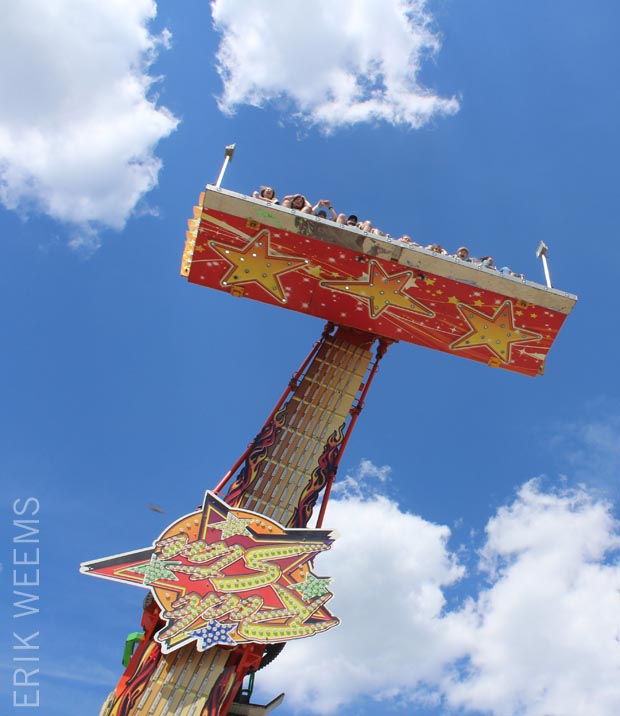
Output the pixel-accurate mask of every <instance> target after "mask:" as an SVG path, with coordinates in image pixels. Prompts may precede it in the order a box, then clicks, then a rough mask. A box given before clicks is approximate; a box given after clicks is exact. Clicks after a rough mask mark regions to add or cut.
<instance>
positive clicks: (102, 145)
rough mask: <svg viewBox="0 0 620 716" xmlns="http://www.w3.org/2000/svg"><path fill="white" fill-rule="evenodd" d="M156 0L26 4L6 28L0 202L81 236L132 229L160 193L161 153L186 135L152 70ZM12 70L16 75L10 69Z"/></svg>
mask: <svg viewBox="0 0 620 716" xmlns="http://www.w3.org/2000/svg"><path fill="white" fill-rule="evenodd" d="M155 14H156V7H155V3H154V2H153V0H132V2H130V3H127V2H124V0H80V2H76V1H75V0H55V1H54V2H44V1H43V0H20V2H15V3H5V7H4V8H3V15H2V23H0V66H1V67H3V68H4V69H3V70H2V71H0V95H1V96H2V102H1V103H0V201H1V202H2V204H4V206H5V207H7V208H9V209H14V210H24V211H25V210H28V209H29V208H35V209H37V210H39V211H43V212H44V213H46V214H48V215H49V216H51V217H53V218H55V219H58V220H60V221H66V222H70V223H72V224H74V225H75V226H76V227H80V229H81V230H78V231H77V233H76V237H77V238H76V239H75V242H76V245H84V244H88V245H92V244H93V243H96V235H95V234H93V227H96V226H98V225H99V226H108V227H112V228H115V229H120V228H122V227H123V225H124V224H125V222H126V221H127V218H128V217H129V216H130V214H131V213H132V211H133V210H134V208H135V206H136V204H137V203H138V201H139V200H140V198H141V197H142V196H143V195H144V194H145V193H146V192H148V191H149V190H150V189H152V188H153V187H154V186H155V185H156V183H157V175H158V172H159V170H160V168H161V161H160V160H159V159H158V158H157V157H156V156H155V154H154V149H155V146H156V145H157V143H158V142H159V141H160V140H161V139H162V138H163V137H166V136H168V135H169V134H170V133H171V132H172V131H173V130H174V129H175V127H176V125H177V120H176V118H175V117H174V116H173V115H172V114H171V113H170V112H169V111H168V110H167V109H166V108H164V107H158V106H157V103H156V99H155V97H154V95H153V93H152V85H153V82H154V81H155V78H153V77H152V76H150V75H149V74H148V71H149V66H150V64H151V63H152V61H153V60H154V58H155V56H156V54H157V51H158V49H159V48H161V47H164V46H165V45H166V43H167V41H168V34H167V33H166V32H164V33H163V34H161V35H159V36H155V35H152V34H150V32H149V30H148V23H149V21H150V20H152V19H153V17H154V16H155ZM9 68H10V69H9Z"/></svg>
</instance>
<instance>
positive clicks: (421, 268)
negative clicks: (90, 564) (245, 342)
mask: <svg viewBox="0 0 620 716" xmlns="http://www.w3.org/2000/svg"><path fill="white" fill-rule="evenodd" d="M194 214H195V216H194V219H193V220H190V231H189V232H188V237H187V243H186V250H185V254H184V262H183V266H182V270H181V272H182V273H183V274H184V275H186V276H187V277H188V279H189V281H190V282H192V283H197V284H201V285H203V286H208V287H210V288H215V289H218V290H221V291H226V292H228V293H231V294H232V295H234V296H238V297H245V298H251V299H254V300H258V301H262V302H264V303H269V304H272V305H277V306H281V307H284V308H289V309H291V310H294V311H299V312H302V313H307V314H310V315H314V316H317V317H319V318H323V319H326V320H328V321H332V322H333V323H335V324H338V325H344V326H349V327H352V328H357V329H360V330H363V331H368V332H370V333H374V334H376V335H380V336H385V337H387V338H390V339H393V340H398V341H406V342H410V343H415V344H417V345H421V346H425V347H427V348H433V349H435V350H441V351H444V352H446V353H451V354H453V355H456V356H460V357H463V358H469V359H471V360H476V361H479V362H482V363H485V364H487V365H490V366H493V367H498V368H505V369H508V370H513V371H516V372H518V373H524V374H526V375H532V376H533V375H537V374H539V373H542V372H543V369H544V364H545V360H546V358H547V354H548V352H549V349H550V348H551V345H552V344H553V341H554V340H555V338H556V336H557V334H558V331H559V330H560V328H561V326H562V324H563V322H564V320H565V319H566V316H567V315H568V314H569V313H570V311H571V310H572V308H573V306H574V305H575V302H576V300H577V299H576V297H575V296H573V295H571V294H567V293H564V292H561V291H557V290H555V289H548V288H546V287H544V286H541V285H539V284H535V283H533V282H530V281H523V280H521V279H517V278H513V277H509V276H504V275H503V274H500V273H499V272H497V271H491V270H489V269H484V268H479V267H476V266H474V265H472V264H468V263H464V262H462V261H459V260H458V259H454V258H451V257H445V256H440V255H438V254H434V253H432V252H430V251H427V250H425V249H421V248H416V247H411V246H409V245H406V244H402V243H400V242H395V241H391V240H386V239H383V238H381V237H379V236H375V235H372V234H368V233H365V232H363V231H360V230H358V229H356V228H351V227H345V226H342V225H340V224H336V223H334V222H332V221H328V220H324V219H320V218H316V217H313V216H310V215H308V214H301V213H299V212H296V211H293V210H290V209H284V208H282V207H277V206H276V207H273V206H270V205H266V204H265V203H264V202H261V201H258V200H255V199H251V198H249V197H245V196H243V195H240V194H234V193H233V192H228V191H224V190H221V189H215V188H213V187H208V188H207V190H206V192H205V193H204V196H203V199H202V202H201V206H197V207H195V210H194Z"/></svg>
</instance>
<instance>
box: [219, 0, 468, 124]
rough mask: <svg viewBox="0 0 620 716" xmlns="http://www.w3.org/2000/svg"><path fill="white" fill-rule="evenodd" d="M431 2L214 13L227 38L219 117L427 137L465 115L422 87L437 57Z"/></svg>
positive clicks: (282, 1)
mask: <svg viewBox="0 0 620 716" xmlns="http://www.w3.org/2000/svg"><path fill="white" fill-rule="evenodd" d="M426 6H427V2H426V0H346V1H340V2H337V3H334V2H332V1H331V0H308V1H307V2H304V3H290V2H287V0H272V2H269V3H267V4H265V3H262V4H255V3H247V2H242V0H214V1H213V2H212V3H211V8H212V12H213V19H214V23H215V28H216V29H217V30H219V31H220V32H221V34H222V40H221V44H220V48H219V51H218V55H217V58H218V63H219V64H218V69H219V72H220V75H221V77H222V81H223V83H224V91H223V93H222V96H221V98H220V108H221V109H222V110H223V111H225V112H233V111H234V110H235V108H236V107H238V106H239V105H241V104H250V105H254V106H257V107H260V106H263V105H265V104H267V103H276V104H279V105H280V106H282V107H283V108H284V109H285V110H286V111H290V112H292V113H293V114H295V115H296V116H298V117H299V118H301V119H302V120H304V121H306V122H308V123H310V124H315V125H319V126H320V127H322V128H323V129H324V130H326V131H331V130H333V129H335V128H337V127H341V126H347V125H353V124H357V123H359V122H372V121H383V122H387V123H389V124H394V125H405V126H409V127H414V128H415V127H421V126H422V125H424V124H426V123H427V122H429V121H430V120H431V118H433V117H435V116H439V115H449V114H453V113H455V112H457V111H458V108H459V103H458V101H457V99H456V98H454V97H451V98H442V97H440V96H438V95H437V94H436V93H435V92H433V91H432V90H430V89H427V88H425V87H423V86H422V85H421V83H420V81H419V79H418V77H419V73H420V70H421V68H422V65H423V62H424V60H425V59H428V58H430V57H432V56H433V55H435V54H436V53H437V52H438V51H439V49H440V38H439V35H438V34H437V33H436V32H435V31H434V30H433V22H432V17H431V15H430V13H429V12H428V11H427V10H426Z"/></svg>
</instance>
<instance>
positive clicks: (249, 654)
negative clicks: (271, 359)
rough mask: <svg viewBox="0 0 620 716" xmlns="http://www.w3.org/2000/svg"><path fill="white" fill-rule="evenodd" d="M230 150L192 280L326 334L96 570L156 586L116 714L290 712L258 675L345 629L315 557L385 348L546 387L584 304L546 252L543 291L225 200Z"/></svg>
mask: <svg viewBox="0 0 620 716" xmlns="http://www.w3.org/2000/svg"><path fill="white" fill-rule="evenodd" d="M231 156H232V149H231V148H230V147H228V148H227V151H226V159H225V162H224V166H223V167H222V171H221V172H220V177H219V179H218V181H217V183H216V185H214V186H207V188H206V190H205V191H204V192H203V193H202V194H201V195H200V199H199V202H198V205H197V206H195V207H194V216H193V218H192V219H190V220H189V231H188V232H187V240H186V243H185V251H184V254H183V260H182V266H181V274H182V275H183V276H185V277H186V278H187V279H188V280H189V281H190V282H192V283H196V284H200V285H203V286H208V287H210V288H214V289H217V290H220V291H224V292H226V293H230V294H231V295H232V296H236V297H243V298H250V299H254V300H257V301H263V302H264V303H269V304H272V305H274V306H280V307H282V308H288V309H292V310H294V311H299V312H303V313H307V314H310V315H313V316H318V317H320V318H322V319H324V320H326V321H327V325H326V326H325V328H324V330H323V333H322V335H321V337H320V339H319V340H318V342H317V343H316V345H315V346H314V347H313V348H312V350H311V351H310V354H309V355H308V357H307V358H306V359H305V361H304V362H303V363H302V365H301V367H300V368H299V370H298V371H297V372H296V373H295V375H294V376H293V377H292V379H291V380H290V382H289V384H288V386H287V387H286V390H285V391H284V393H283V395H282V396H281V397H280V399H279V400H278V402H277V403H276V405H275V407H274V409H273V411H272V412H271V415H269V417H268V418H267V420H266V422H265V424H264V425H263V426H262V428H261V429H260V431H259V433H258V435H257V436H256V438H255V439H254V440H253V442H252V443H251V444H250V446H249V447H248V449H247V450H246V452H245V453H244V454H243V455H242V456H241V457H240V458H239V460H237V462H236V463H235V464H234V465H233V467H232V468H231V469H230V470H229V471H228V473H227V474H226V475H225V476H224V477H223V479H222V480H221V481H220V483H219V484H218V485H217V486H216V487H215V488H214V489H213V491H208V492H207V493H206V495H205V497H204V500H203V503H202V506H201V507H200V508H199V509H197V510H195V511H193V512H191V513H189V514H187V515H185V516H183V517H181V518H180V519H178V520H177V521H175V522H174V523H172V524H171V525H170V526H169V527H167V528H166V529H165V530H164V531H163V532H162V534H161V535H160V536H159V537H158V538H157V539H156V540H155V541H154V542H153V544H152V545H151V546H149V547H146V548H144V549H139V550H137V551H133V552H127V553H125V554H120V555H116V556H113V557H108V558H105V559H99V560H95V561H91V562H86V563H84V564H83V565H82V571H83V572H85V573H88V574H93V575H95V576H99V577H104V578H106V579H112V580H117V581H121V582H125V583H127V582H128V583H131V584H136V585H138V586H141V587H145V588H146V589H148V590H149V592H148V594H147V596H146V598H145V600H144V612H143V616H142V628H143V631H142V632H137V633H135V634H132V635H130V636H129V638H128V641H127V645H126V649H125V655H124V658H123V663H124V665H125V666H126V669H125V672H124V674H123V676H122V677H121V679H120V681H119V683H118V685H117V687H116V689H115V690H114V691H113V692H112V693H111V694H110V696H109V697H108V700H107V701H106V703H105V704H104V706H103V709H102V711H101V714H102V715H103V716H146V715H147V714H148V715H149V716H164V715H166V716H225V715H226V714H247V715H248V716H259V715H260V714H266V713H268V712H269V711H271V710H272V709H273V708H275V707H276V706H277V705H279V703H281V701H282V698H283V694H281V695H280V696H279V697H278V698H276V699H274V700H273V701H272V702H271V703H270V704H267V705H264V706H259V705H256V704H252V703H250V696H251V691H252V684H253V679H254V673H255V672H256V670H257V669H259V668H260V667H261V666H263V665H265V664H266V663H268V662H269V661H271V660H272V659H273V658H275V656H277V654H278V653H279V651H280V650H281V649H282V647H283V646H284V644H285V642H286V641H290V640H293V639H300V638H305V637H308V636H312V635H314V634H316V633H318V632H322V631H325V630H327V629H331V628H332V627H334V626H336V625H337V624H338V621H339V620H338V618H337V617H335V616H333V615H332V614H331V612H330V611H329V609H328V608H327V606H326V604H327V602H328V601H329V599H330V598H331V596H332V595H331V592H330V590H329V588H328V584H329V581H330V580H329V579H327V578H323V577H319V576H317V575H316V574H315V573H314V571H313V562H314V558H315V556H316V555H317V554H318V553H319V552H322V551H324V550H327V549H329V547H330V545H331V544H332V538H331V535H330V531H329V530H326V529H323V528H322V524H323V517H324V513H325V508H326V505H327V502H328V500H329V495H330V491H331V487H332V484H333V481H334V478H335V476H336V471H337V468H338V463H339V461H340V459H341V458H342V454H343V451H344V448H345V447H346V445H347V442H348V440H349V437H350V435H351V431H352V430H353V427H354V426H355V422H356V420H357V418H358V416H359V413H360V411H361V409H362V407H363V404H364V400H365V397H366V394H367V392H368V390H369V388H370V385H371V383H372V381H373V378H374V376H375V373H376V371H377V368H378V365H379V362H380V360H381V359H382V358H383V356H384V355H385V353H386V351H387V349H388V347H389V345H390V344H391V343H393V342H395V341H405V342H409V343H415V344H417V345H421V346H425V347H427V348H434V349H436V350H440V351H444V352H447V353H452V354H453V355H455V356H460V357H463V358H470V359H472V360H476V361H479V362H482V363H486V364H487V365H489V366H492V367H496V368H504V369H506V370H511V371H516V372H518V373H524V374H525V375H529V376H535V375H537V374H540V373H543V369H544V366H545V361H546V358H547V354H548V352H549V349H550V348H551V345H552V343H553V341H554V340H555V337H556V336H557V334H558V331H559V330H560V328H561V326H562V324H563V323H564V320H565V319H566V317H567V315H568V314H569V313H570V312H571V310H572V308H573V306H574V305H575V302H576V300H577V299H576V297H575V296H573V295H571V294H567V293H564V292H561V291H558V290H556V289H553V288H551V286H550V280H549V278H548V269H547V263H546V256H545V252H546V247H544V245H541V247H542V248H541V247H539V252H538V253H539V255H540V256H541V257H542V258H543V262H544V267H545V274H546V276H547V286H542V285H539V284H536V283H533V282H530V281H525V280H523V279H520V278H516V277H512V276H504V275H502V274H501V273H499V272H497V271H494V270H490V269H487V268H482V267H477V266H474V265H473V264H471V263H465V262H462V261H460V260H458V259H456V258H452V257H448V256H442V255H438V254H436V253H433V252H431V251H427V250H426V249H423V248H418V247H413V246H410V245H407V244H402V243H400V242H396V241H392V240H389V239H386V238H383V237H381V236H377V235H374V234H369V233H366V232H364V231H361V230H360V229H357V228H354V227H348V226H344V225H340V224H336V223H334V222H332V221H330V220H327V219H321V218H318V217H314V216H312V215H308V214H304V213H299V212H297V211H295V210H293V209H287V208H283V207H280V206H273V205H271V204H268V203H267V202H264V201H262V200H259V199H252V198H250V197H248V196H244V195H242V194H237V193H235V192H231V191H226V190H223V189H221V188H220V184H221V179H222V176H223V173H224V169H225V167H226V165H227V163H228V161H229V159H230V158H231ZM319 498H321V501H320V509H319V511H318V517H317V519H316V523H315V526H314V527H308V524H309V521H310V518H311V516H312V513H313V510H314V508H315V506H316V505H317V503H318V502H319ZM246 677H248V678H246Z"/></svg>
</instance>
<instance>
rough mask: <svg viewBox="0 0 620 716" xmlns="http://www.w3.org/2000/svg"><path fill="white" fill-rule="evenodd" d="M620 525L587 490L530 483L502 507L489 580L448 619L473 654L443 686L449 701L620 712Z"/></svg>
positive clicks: (516, 710)
mask: <svg viewBox="0 0 620 716" xmlns="http://www.w3.org/2000/svg"><path fill="white" fill-rule="evenodd" d="M619 527H620V525H619V524H618V521H617V519H615V518H614V517H613V516H612V513H611V507H610V505H609V504H607V503H605V502H603V501H600V500H597V499H595V498H593V497H592V496H591V495H589V494H588V492H587V491H586V490H585V489H583V488H582V489H578V490H562V491H551V492H545V491H543V490H542V489H541V487H540V485H539V484H537V483H536V482H529V483H527V484H526V485H524V486H523V488H522V489H521V490H520V491H519V493H518V495H517V498H516V500H515V501H514V502H513V504H511V505H510V506H507V507H502V508H501V509H500V510H498V512H497V514H496V515H495V516H494V517H493V518H492V519H491V520H490V521H489V523H488V526H487V539H486V543H485V545H484V547H483V549H482V553H481V555H482V559H481V564H480V567H481V569H482V570H483V572H484V573H485V574H486V575H487V576H488V578H489V580H490V587H489V588H488V589H484V590H482V591H481V592H480V593H479V594H478V595H477V596H476V597H475V598H472V599H471V600H470V601H469V603H468V604H467V605H466V606H465V607H464V609H462V610H461V611H459V612H455V613H453V614H449V615H447V616H446V627H447V628H451V627H452V626H454V627H455V628H456V629H458V630H460V633H461V635H462V638H463V643H464V645H465V646H466V657H467V660H468V663H467V666H466V668H465V669H464V670H463V671H462V672H461V673H460V674H458V675H457V676H455V677H454V678H453V680H452V681H450V683H449V684H447V686H446V694H447V697H448V700H449V702H450V703H452V704H455V705H459V706H464V707H467V708H469V709H478V710H488V711H489V712H490V713H493V714H514V715H516V714H528V716H550V715H551V714H553V715H555V716H587V715H589V714H594V713H596V714H598V715H600V716H603V715H604V716H612V714H616V713H618V712H619V710H620V684H619V681H618V675H619V674H620V594H619V589H620V568H619V567H618V564H617V560H618V552H619V548H620V539H619ZM612 560H613V561H612Z"/></svg>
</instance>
